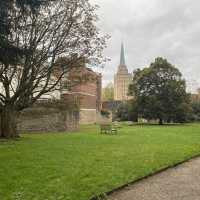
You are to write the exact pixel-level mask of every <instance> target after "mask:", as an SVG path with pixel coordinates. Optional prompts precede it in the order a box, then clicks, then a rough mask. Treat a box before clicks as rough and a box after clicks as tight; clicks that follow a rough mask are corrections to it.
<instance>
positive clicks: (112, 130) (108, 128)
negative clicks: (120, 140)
mask: <svg viewBox="0 0 200 200" xmlns="http://www.w3.org/2000/svg"><path fill="white" fill-rule="evenodd" d="M100 129H101V134H102V133H105V134H107V133H108V134H111V133H117V129H116V128H114V127H113V126H112V125H111V124H100Z"/></svg>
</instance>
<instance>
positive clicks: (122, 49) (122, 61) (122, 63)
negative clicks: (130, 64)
mask: <svg viewBox="0 0 200 200" xmlns="http://www.w3.org/2000/svg"><path fill="white" fill-rule="evenodd" d="M120 65H126V62H125V53H124V44H123V42H122V44H121V56H120Z"/></svg>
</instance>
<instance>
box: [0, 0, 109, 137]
mask: <svg viewBox="0 0 200 200" xmlns="http://www.w3.org/2000/svg"><path fill="white" fill-rule="evenodd" d="M0 7H1V9H0V118H1V122H0V137H7V138H11V137H17V136H18V132H17V130H16V118H17V116H18V114H19V112H20V111H22V110H23V109H25V108H27V107H30V106H31V105H33V104H34V103H35V102H36V101H37V100H38V99H39V98H40V97H41V96H42V95H44V94H48V93H51V92H53V91H54V90H56V89H58V85H59V83H60V80H61V79H62V78H63V76H64V75H65V74H66V73H67V72H68V71H69V70H70V69H71V68H72V67H74V66H77V65H75V63H77V62H79V60H80V59H82V58H83V57H84V58H87V59H88V60H90V62H92V64H93V65H94V64H99V63H100V62H101V61H102V60H103V57H102V54H101V53H102V50H103V48H104V47H105V41H106V38H107V36H106V37H104V36H102V35H101V34H100V33H99V30H98V29H97V28H96V25H95V22H96V20H97V16H96V14H95V11H96V8H97V7H96V6H92V5H91V4H90V3H89V1H88V0H73V1H69V0H6V1H1V2H0ZM63 56H64V57H67V58H68V59H67V60H68V62H67V64H66V65H65V66H64V67H63V68H61V70H60V72H59V73H58V74H56V75H55V62H56V60H57V58H59V57H63Z"/></svg>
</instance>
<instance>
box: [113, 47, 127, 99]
mask: <svg viewBox="0 0 200 200" xmlns="http://www.w3.org/2000/svg"><path fill="white" fill-rule="evenodd" d="M130 82H131V74H130V73H128V69H127V66H126V62H125V53H124V45H123V43H122V45H121V56H120V64H119V66H118V70H117V73H116V74H115V77H114V100H116V101H126V100H128V99H130V96H128V87H129V84H130Z"/></svg>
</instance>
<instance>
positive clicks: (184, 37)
mask: <svg viewBox="0 0 200 200" xmlns="http://www.w3.org/2000/svg"><path fill="white" fill-rule="evenodd" d="M91 1H92V2H95V3H97V4H99V5H100V7H101V8H100V10H99V17H100V22H99V26H100V28H101V29H102V30H103V31H104V32H106V33H108V34H110V35H111V36H112V38H111V40H110V41H109V42H108V48H107V49H106V50H105V55H106V56H108V57H110V58H111V59H112V60H111V62H109V63H107V64H106V67H105V69H104V72H103V75H104V84H106V83H108V82H110V81H112V80H113V76H114V73H115V72H116V70H117V66H118V64H119V53H120V52H119V51H120V43H121V40H122V38H123V41H124V43H125V51H126V60H127V65H128V67H129V70H130V71H132V70H133V69H135V68H138V67H143V66H147V65H149V64H150V63H151V62H152V61H153V60H154V58H155V57H157V56H163V57H166V58H167V59H168V60H169V61H170V62H172V64H175V65H176V66H177V67H179V69H180V70H181V71H182V73H183V75H184V77H185V78H186V79H187V80H188V85H189V86H191V85H192V87H193V89H195V88H196V87H200V76H199V74H200V66H199V63H200V51H199V50H200V39H199V35H200V20H199V19H200V12H199V8H200V1H197V0H196V1H195V0H193V1H191V0H164V1H161V0H134V1H133V0H123V1H116V0H91ZM194 83H195V84H194Z"/></svg>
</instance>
